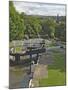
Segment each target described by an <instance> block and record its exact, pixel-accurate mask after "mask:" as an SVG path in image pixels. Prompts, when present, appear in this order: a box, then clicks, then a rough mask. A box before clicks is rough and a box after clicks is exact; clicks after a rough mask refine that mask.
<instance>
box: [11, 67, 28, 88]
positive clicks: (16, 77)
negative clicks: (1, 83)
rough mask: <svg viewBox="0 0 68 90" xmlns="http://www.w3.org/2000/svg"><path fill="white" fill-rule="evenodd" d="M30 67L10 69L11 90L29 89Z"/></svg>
mask: <svg viewBox="0 0 68 90" xmlns="http://www.w3.org/2000/svg"><path fill="white" fill-rule="evenodd" d="M28 72H29V67H18V66H17V67H10V69H9V88H10V89H15V88H28V87H29V74H28Z"/></svg>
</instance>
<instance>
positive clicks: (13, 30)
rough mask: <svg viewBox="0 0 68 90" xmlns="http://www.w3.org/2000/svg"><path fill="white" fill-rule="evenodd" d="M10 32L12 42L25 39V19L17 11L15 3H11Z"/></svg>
mask: <svg viewBox="0 0 68 90" xmlns="http://www.w3.org/2000/svg"><path fill="white" fill-rule="evenodd" d="M9 30H10V41H11V40H19V39H23V37H24V19H23V18H21V15H20V14H19V13H18V12H17V11H16V10H15V7H14V5H13V2H12V1H10V2H9Z"/></svg>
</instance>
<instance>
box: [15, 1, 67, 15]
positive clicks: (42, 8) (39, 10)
mask: <svg viewBox="0 0 68 90" xmlns="http://www.w3.org/2000/svg"><path fill="white" fill-rule="evenodd" d="M14 6H15V7H16V10H17V11H19V12H25V13H26V14H28V15H45V16H56V15H57V14H59V15H60V16H65V15H66V12H65V11H66V10H65V8H66V7H65V5H60V4H45V3H33V2H22V1H14Z"/></svg>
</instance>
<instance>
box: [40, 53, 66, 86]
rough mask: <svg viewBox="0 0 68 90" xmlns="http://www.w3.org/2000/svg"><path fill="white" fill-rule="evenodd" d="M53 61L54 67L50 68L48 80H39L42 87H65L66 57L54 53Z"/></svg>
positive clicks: (50, 66)
mask: <svg viewBox="0 0 68 90" xmlns="http://www.w3.org/2000/svg"><path fill="white" fill-rule="evenodd" d="M53 59H54V63H53V65H49V66H48V78H44V79H41V80H39V85H40V86H42V87H45V86H62V85H65V57H64V55H63V54H62V53H53Z"/></svg>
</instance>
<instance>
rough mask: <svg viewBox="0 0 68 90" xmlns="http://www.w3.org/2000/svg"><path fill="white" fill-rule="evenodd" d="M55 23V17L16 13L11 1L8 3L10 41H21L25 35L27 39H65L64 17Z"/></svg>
mask: <svg viewBox="0 0 68 90" xmlns="http://www.w3.org/2000/svg"><path fill="white" fill-rule="evenodd" d="M60 18H61V20H60V21H58V22H56V17H51V16H49V17H46V16H45V17H43V16H42V17H41V16H34V15H26V14H25V13H24V12H22V13H19V12H17V11H16V9H15V7H14V4H13V2H12V1H9V30H10V32H9V34H10V41H12V40H23V39H24V37H25V36H26V35H27V36H28V37H29V38H35V37H42V38H59V39H60V40H62V41H65V39H66V24H65V22H66V20H65V16H64V17H62V16H61V17H60Z"/></svg>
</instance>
